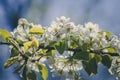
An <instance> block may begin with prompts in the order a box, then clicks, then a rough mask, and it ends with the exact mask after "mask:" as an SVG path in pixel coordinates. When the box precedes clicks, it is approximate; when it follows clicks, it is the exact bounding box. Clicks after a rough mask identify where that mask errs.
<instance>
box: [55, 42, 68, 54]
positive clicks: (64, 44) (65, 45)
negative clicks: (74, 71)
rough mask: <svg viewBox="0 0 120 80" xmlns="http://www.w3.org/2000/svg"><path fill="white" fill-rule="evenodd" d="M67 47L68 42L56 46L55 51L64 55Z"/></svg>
mask: <svg viewBox="0 0 120 80" xmlns="http://www.w3.org/2000/svg"><path fill="white" fill-rule="evenodd" d="M66 47H67V43H66V41H62V42H59V43H57V44H56V45H55V49H57V51H58V52H59V53H60V54H61V55H62V54H63V53H64V51H65V49H66Z"/></svg>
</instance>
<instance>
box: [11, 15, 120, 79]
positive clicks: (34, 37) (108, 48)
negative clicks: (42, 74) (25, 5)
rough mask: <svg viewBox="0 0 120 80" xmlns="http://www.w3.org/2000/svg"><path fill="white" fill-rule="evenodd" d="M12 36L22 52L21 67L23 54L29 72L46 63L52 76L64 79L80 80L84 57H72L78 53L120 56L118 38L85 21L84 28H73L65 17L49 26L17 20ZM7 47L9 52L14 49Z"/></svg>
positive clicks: (79, 26) (72, 24)
mask: <svg viewBox="0 0 120 80" xmlns="http://www.w3.org/2000/svg"><path fill="white" fill-rule="evenodd" d="M11 34H12V38H13V39H14V40H15V41H16V42H17V43H16V45H18V48H19V49H20V52H21V54H20V55H18V57H19V62H20V65H22V64H24V61H25V60H21V59H22V58H23V57H22V56H23V55H24V54H25V55H26V56H28V59H27V60H28V62H27V63H26V65H27V67H28V70H35V71H39V69H37V68H36V67H37V66H36V63H40V64H43V65H44V66H45V63H47V65H48V66H49V67H50V68H51V72H52V74H53V76H61V77H62V79H63V80H79V79H80V77H79V75H80V73H79V72H80V70H81V69H83V64H82V61H83V60H82V59H83V58H82V59H81V58H79V59H78V58H76V57H73V56H74V55H75V54H77V53H76V51H77V50H81V51H82V52H86V53H89V54H92V53H95V54H99V55H100V54H103V53H111V54H112V53H118V54H119V55H120V39H119V37H117V36H116V35H114V34H112V33H111V32H108V31H105V30H102V29H99V25H98V24H93V23H91V22H88V23H85V25H80V24H79V25H75V24H74V22H71V21H70V19H69V18H65V17H64V16H62V17H61V18H57V19H56V21H53V22H52V23H51V25H50V26H49V27H43V26H41V25H39V24H38V25H36V24H33V23H30V22H28V21H27V20H26V19H20V20H19V23H18V26H17V28H15V29H14V31H13V32H11ZM60 46H61V47H60ZM10 48H11V53H12V50H13V49H14V46H12V47H10ZM75 49H76V51H74V50H75ZM56 51H57V52H56ZM82 54H84V53H82ZM79 55H81V54H79ZM79 55H77V56H79ZM113 64H114V63H113ZM111 68H114V67H111ZM115 74H116V73H115Z"/></svg>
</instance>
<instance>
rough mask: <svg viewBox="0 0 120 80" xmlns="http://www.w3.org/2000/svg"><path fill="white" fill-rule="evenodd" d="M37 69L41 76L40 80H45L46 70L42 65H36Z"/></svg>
mask: <svg viewBox="0 0 120 80" xmlns="http://www.w3.org/2000/svg"><path fill="white" fill-rule="evenodd" d="M36 65H37V66H38V69H39V73H40V74H41V77H42V80H47V77H48V70H47V68H46V67H45V66H44V65H43V64H38V63H36Z"/></svg>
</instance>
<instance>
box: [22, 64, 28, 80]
mask: <svg viewBox="0 0 120 80" xmlns="http://www.w3.org/2000/svg"><path fill="white" fill-rule="evenodd" d="M26 72H27V66H26V65H24V66H23V72H22V77H23V79H24V80H27V75H26Z"/></svg>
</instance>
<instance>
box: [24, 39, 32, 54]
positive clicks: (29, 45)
mask: <svg viewBox="0 0 120 80" xmlns="http://www.w3.org/2000/svg"><path fill="white" fill-rule="evenodd" d="M23 45H24V49H25V51H26V52H27V51H28V49H29V48H30V47H31V46H32V41H28V42H25V43H24V44H23Z"/></svg>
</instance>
